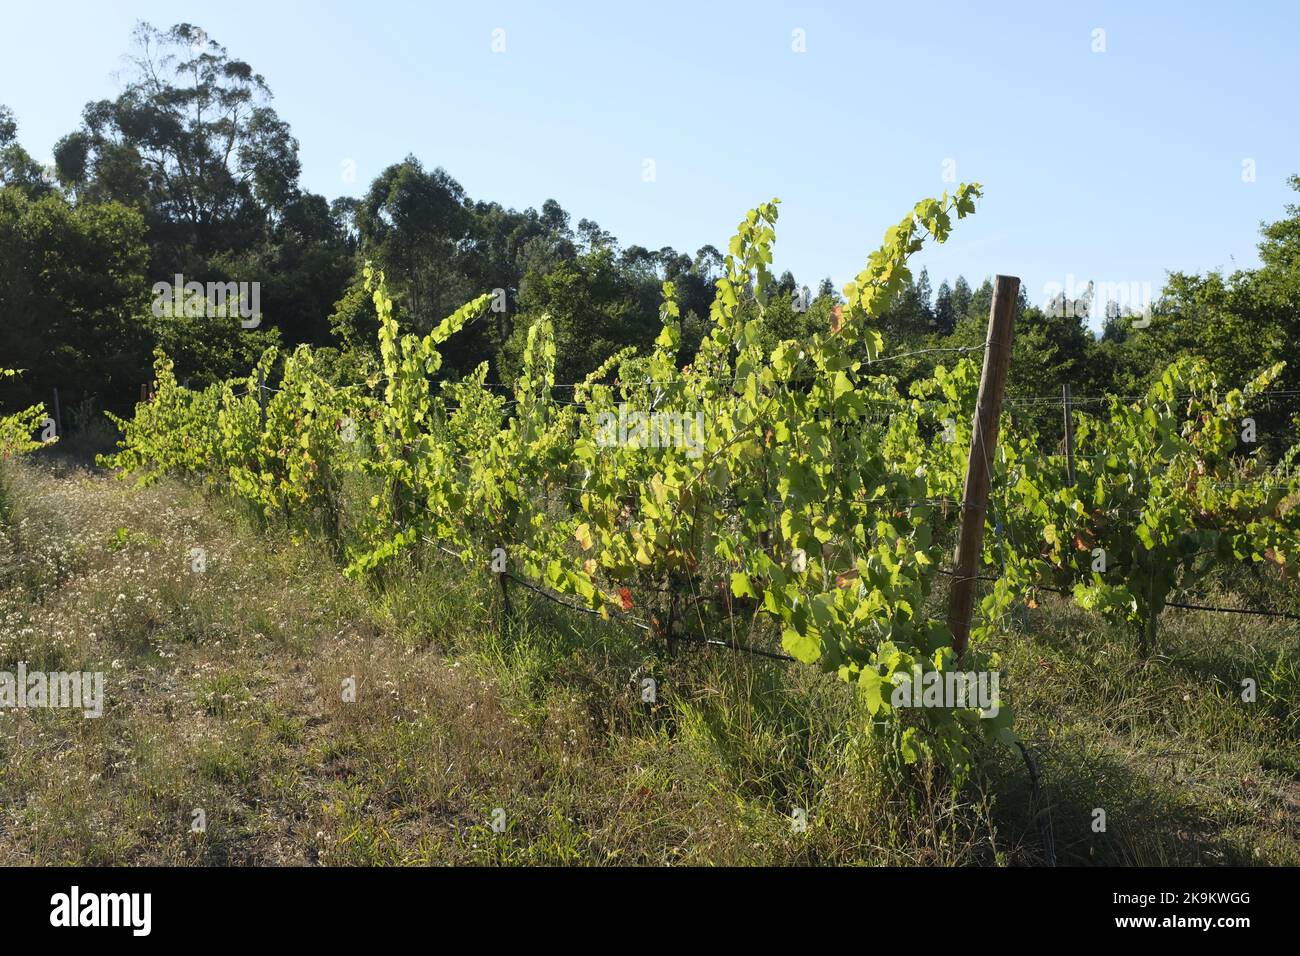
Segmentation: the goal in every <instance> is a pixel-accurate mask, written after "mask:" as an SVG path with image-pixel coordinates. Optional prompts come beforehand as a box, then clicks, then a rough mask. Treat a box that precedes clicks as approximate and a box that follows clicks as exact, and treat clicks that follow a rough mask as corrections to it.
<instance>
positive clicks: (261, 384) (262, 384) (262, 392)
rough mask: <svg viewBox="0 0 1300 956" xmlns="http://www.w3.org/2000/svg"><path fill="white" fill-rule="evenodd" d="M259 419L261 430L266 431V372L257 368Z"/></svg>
mask: <svg viewBox="0 0 1300 956" xmlns="http://www.w3.org/2000/svg"><path fill="white" fill-rule="evenodd" d="M257 421H258V424H259V425H260V430H261V431H266V372H265V371H264V370H262V369H260V368H259V369H258V370H257Z"/></svg>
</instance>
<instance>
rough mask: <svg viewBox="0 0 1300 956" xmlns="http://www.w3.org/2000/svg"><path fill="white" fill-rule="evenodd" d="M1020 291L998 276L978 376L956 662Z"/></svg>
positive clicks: (965, 634) (957, 590)
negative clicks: (1017, 298)
mask: <svg viewBox="0 0 1300 956" xmlns="http://www.w3.org/2000/svg"><path fill="white" fill-rule="evenodd" d="M1019 291H1020V280H1019V279H1017V278H1016V277H1015V276H1001V275H1000V276H998V277H997V278H996V279H995V280H994V282H993V304H992V306H991V307H990V309H989V333H988V339H987V340H986V342H985V345H984V371H983V373H982V374H981V375H980V391H979V399H978V401H977V402H976V405H975V427H974V430H973V431H972V432H971V441H970V455H969V456H968V458H967V461H966V483H965V485H964V487H963V491H962V508H961V531H960V535H959V537H958V539H957V555H956V567H955V568H954V571H953V586H952V594H951V597H950V600H949V605H948V629H949V630H951V631H952V647H953V650H954V651H956V652H957V656H958V658H960V657H961V656H962V655H963V654H965V653H966V642H967V640H968V639H969V638H970V616H971V609H972V608H973V607H974V604H975V579H976V575H977V574H978V573H979V561H980V554H981V553H982V550H983V542H984V515H985V512H986V511H987V510H988V499H989V485H990V483H991V479H992V474H993V454H994V452H995V451H996V450H997V446H998V417H999V416H1000V415H1001V414H1002V392H1003V390H1004V389H1005V388H1006V384H1007V368H1008V366H1009V365H1010V364H1011V337H1012V332H1013V328H1012V326H1013V324H1014V313H1015V307H1016V295H1017V294H1018V293H1019Z"/></svg>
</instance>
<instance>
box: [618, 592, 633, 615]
mask: <svg viewBox="0 0 1300 956" xmlns="http://www.w3.org/2000/svg"><path fill="white" fill-rule="evenodd" d="M618 601H619V604H621V605H622V606H623V610H625V611H630V610H632V592H631V591H629V590H628V589H627V588H626V587H621V588H619V589H618Z"/></svg>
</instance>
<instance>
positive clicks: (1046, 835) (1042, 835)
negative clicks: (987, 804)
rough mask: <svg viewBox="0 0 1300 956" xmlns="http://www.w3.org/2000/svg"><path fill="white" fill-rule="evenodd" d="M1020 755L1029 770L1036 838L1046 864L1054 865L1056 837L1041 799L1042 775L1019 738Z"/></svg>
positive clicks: (1050, 818) (1049, 815)
mask: <svg viewBox="0 0 1300 956" xmlns="http://www.w3.org/2000/svg"><path fill="white" fill-rule="evenodd" d="M1016 746H1017V747H1019V748H1020V756H1022V757H1024V758H1025V769H1027V770H1028V771H1029V812H1030V816H1031V818H1032V819H1034V820H1037V821H1038V839H1039V841H1040V842H1041V843H1042V845H1043V856H1044V858H1045V859H1046V862H1047V865H1048V866H1056V838H1055V837H1054V836H1053V834H1052V814H1051V812H1050V811H1049V810H1048V807H1047V802H1046V801H1045V800H1044V799H1043V788H1042V775H1041V774H1039V772H1038V764H1037V763H1036V762H1035V761H1034V755H1033V754H1031V753H1030V752H1029V748H1027V747H1026V746H1025V745H1024V744H1022V743H1021V742H1020V741H1019V740H1017V741H1016Z"/></svg>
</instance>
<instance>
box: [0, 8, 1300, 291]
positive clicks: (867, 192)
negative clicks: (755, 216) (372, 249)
mask: <svg viewBox="0 0 1300 956" xmlns="http://www.w3.org/2000/svg"><path fill="white" fill-rule="evenodd" d="M1298 11H1300V4H1296V3H1294V2H1285V3H1284V2H1261V3H1234V4H1227V3H1222V2H1220V3H1214V4H1210V3H1188V2H1170V3H1136V2H1122V3H1097V2H1089V3H1074V4H1056V3H1047V2H1033V3H1016V4H1010V3H1007V4H994V3H980V4H968V3H942V4H922V3H914V2H899V3H893V4H878V3H871V4H867V3H847V2H846V3H818V4H794V3H784V4H783V3H765V2H745V3H706V2H693V3H674V2H657V3H560V2H552V3H546V4H541V3H490V2H472V3H471V2H464V3H458V4H446V3H426V2H420V3H416V2H407V3H399V2H393V0H370V2H365V3H356V2H321V0H313V2H310V3H306V2H303V3H287V2H282V3H275V2H268V0H261V2H256V3H249V2H242V0H225V2H221V3H201V2H185V0H179V2H178V0H167V2H152V0H150V2H145V0H139V2H125V3H119V2H113V3H105V2H102V0H100V2H83V3H60V2H43V3H34V4H18V3H13V4H8V5H6V9H5V11H4V14H3V22H4V25H5V33H6V34H7V37H6V43H5V55H4V57H3V58H0V102H4V103H7V104H8V105H9V106H11V107H12V108H13V109H14V111H15V113H16V114H17V117H18V120H19V123H20V137H21V139H22V141H23V143H24V145H25V146H27V148H28V149H29V150H30V151H31V152H32V153H33V154H34V155H36V156H37V157H38V158H40V159H41V160H42V161H49V155H50V149H51V147H52V146H53V143H54V141H55V140H56V139H57V138H58V137H59V136H61V135H63V134H64V133H67V132H69V131H71V130H72V129H74V128H75V127H76V126H77V125H78V123H79V115H80V111H81V108H82V106H83V105H84V104H85V103H86V101H88V100H91V99H98V98H102V97H110V96H112V95H114V94H115V92H116V91H117V90H118V88H119V81H118V79H117V78H116V76H115V74H116V73H117V72H118V71H119V70H121V69H122V67H123V60H122V56H123V54H124V53H125V52H126V50H127V48H128V45H129V39H130V32H131V28H132V25H133V23H134V21H135V20H137V19H143V20H148V21H149V22H152V23H154V24H155V25H157V26H160V27H162V26H168V25H170V24H172V23H175V22H179V21H182V20H187V21H189V22H192V23H195V24H198V25H199V26H202V27H203V28H204V29H205V30H207V32H208V33H209V35H210V36H212V37H213V38H214V39H216V40H217V41H218V42H220V43H222V44H224V45H225V46H226V47H227V48H228V49H229V51H230V53H231V54H232V55H233V56H236V57H239V58H242V59H245V60H247V61H248V62H249V63H251V64H252V65H253V67H254V69H256V70H257V71H258V72H260V73H262V74H263V75H264V76H265V77H266V80H267V82H268V83H269V84H270V86H271V88H272V90H273V91H274V93H275V103H274V105H275V106H276V108H277V110H278V111H279V113H280V115H281V116H282V117H283V118H284V119H286V120H287V121H288V122H289V123H290V124H291V125H292V128H293V131H294V133H295V135H296V136H297V137H298V139H299V141H300V143H301V157H302V163H303V180H304V184H305V186H306V187H307V188H309V189H311V190H313V191H316V192H320V193H323V194H325V195H326V196H327V197H329V198H334V197H336V196H339V195H342V194H349V193H350V194H359V193H360V192H362V191H364V189H365V187H366V185H367V184H368V183H369V181H370V179H371V178H372V177H373V176H374V175H375V174H377V173H378V172H379V171H380V170H381V169H382V168H383V167H384V166H385V165H387V164H389V163H392V162H395V161H398V160H400V159H401V158H402V157H404V156H405V155H407V154H408V153H413V154H415V155H416V156H418V157H419V158H420V159H421V160H422V161H423V162H424V163H425V164H426V166H429V167H433V166H438V165H441V166H444V167H445V168H446V169H447V170H448V171H450V172H451V174H452V175H453V176H455V177H456V178H457V179H458V180H459V181H460V182H461V183H462V184H463V185H464V186H465V188H466V190H468V192H469V193H470V195H472V196H474V197H475V198H484V199H494V200H497V201H499V202H501V203H504V204H506V205H509V206H514V207H516V208H524V207H526V206H530V205H531V206H536V207H539V208H540V206H541V203H542V201H543V200H545V199H547V198H555V199H557V200H559V202H560V203H561V204H562V205H563V206H564V207H565V208H566V209H568V210H569V211H570V213H572V214H573V218H574V222H575V223H576V221H577V219H578V218H580V217H583V216H586V217H589V218H592V219H595V220H596V221H598V222H599V223H600V224H601V226H603V227H604V228H605V229H607V230H609V231H611V232H613V233H614V234H615V235H616V236H617V237H618V238H619V240H620V241H621V242H622V243H624V244H629V243H638V244H641V245H644V246H648V247H650V248H658V247H660V246H663V245H672V246H674V247H676V248H678V249H681V250H685V251H691V252H693V251H694V250H695V249H696V248H698V247H699V246H701V245H703V244H705V243H713V244H715V245H717V246H719V247H725V243H726V241H727V239H728V238H729V236H730V235H731V233H732V231H733V228H734V226H735V224H736V222H737V221H738V220H739V219H740V217H741V216H742V215H743V213H744V212H745V210H746V209H748V208H749V207H751V206H752V205H754V204H755V203H758V202H760V201H763V200H766V199H768V198H771V197H772V196H779V197H780V198H781V200H782V201H783V205H782V215H781V221H780V223H779V226H778V242H777V261H776V265H777V268H778V269H784V268H790V269H792V270H793V271H794V272H795V274H796V276H797V277H798V278H799V279H800V281H802V282H807V283H809V284H811V285H815V283H816V281H817V280H818V279H819V278H820V277H822V276H824V275H830V276H832V277H833V278H834V279H835V282H836V285H837V286H840V285H843V283H844V282H845V281H846V280H847V279H848V278H850V277H851V276H852V275H853V274H854V273H855V272H856V271H857V269H858V268H859V267H860V265H861V263H862V262H863V260H864V259H865V256H866V254H867V252H868V251H869V250H870V249H872V248H874V246H875V245H876V244H878V242H879V240H880V237H881V233H882V231H883V229H884V228H885V226H887V225H888V224H889V223H890V222H893V221H896V220H897V219H898V218H899V217H900V216H901V215H902V213H903V212H904V211H905V210H906V209H907V208H908V207H909V206H910V205H911V204H912V203H913V202H914V201H916V200H917V199H919V198H921V197H923V196H928V195H932V194H938V193H940V192H942V190H943V189H944V188H945V186H946V185H947V184H945V182H944V181H943V179H942V172H943V163H944V161H945V160H946V159H951V160H953V161H955V164H956V174H957V177H958V178H959V179H961V180H978V181H980V182H982V183H983V184H984V185H985V187H986V190H987V193H986V197H985V199H984V200H983V202H982V203H981V205H980V210H979V213H978V215H977V216H976V217H975V218H974V219H972V220H968V221H967V222H965V223H963V224H962V225H961V226H960V228H959V229H958V230H957V231H956V233H955V234H954V236H953V239H952V240H951V242H950V243H949V244H948V245H947V246H946V247H943V249H942V250H931V251H927V252H926V253H925V254H923V255H922V256H921V257H920V258H919V260H918V267H919V266H920V265H926V266H928V267H929V269H930V272H931V275H932V277H933V280H934V284H935V285H936V286H937V285H938V282H939V279H940V278H941V277H944V276H949V277H951V276H954V275H956V274H957V273H958V272H960V273H964V274H965V275H966V276H967V278H968V279H970V280H971V282H972V284H978V282H979V281H980V280H981V279H982V278H983V277H984V276H986V275H989V274H992V273H994V272H1005V273H1010V274H1015V275H1019V276H1021V278H1022V279H1023V280H1024V282H1025V284H1026V287H1027V290H1028V292H1029V294H1030V296H1031V299H1035V300H1037V299H1038V298H1040V293H1041V290H1042V288H1043V286H1044V284H1045V283H1048V282H1053V281H1054V282H1058V283H1064V282H1065V281H1066V277H1067V275H1073V276H1076V277H1079V278H1081V279H1082V278H1093V279H1096V280H1097V281H1099V282H1103V281H1104V282H1141V281H1146V282H1151V283H1153V284H1154V285H1155V286H1156V288H1158V287H1159V285H1160V283H1161V282H1162V280H1163V277H1164V275H1165V272H1166V271H1167V270H1169V269H1181V270H1187V271H1192V270H1205V269H1211V268H1216V267H1225V268H1228V269H1232V268H1234V267H1238V266H1241V267H1245V266H1250V265H1253V264H1255V263H1256V262H1257V258H1256V252H1255V244H1256V241H1257V231H1258V226H1259V223H1260V221H1261V220H1272V219H1276V218H1278V217H1279V216H1280V215H1281V214H1282V210H1283V206H1284V204H1285V203H1287V202H1288V201H1291V200H1292V199H1293V197H1294V194H1293V193H1291V191H1290V190H1289V189H1288V188H1287V187H1286V183H1285V180H1286V177H1287V176H1288V175H1289V174H1291V173H1293V172H1300V116H1298V115H1297V114H1298V113H1300V98H1298V97H1297V92H1298V91H1300V56H1297V54H1296V49H1295V44H1296V38H1297V36H1298V35H1300V12H1298ZM497 28H500V29H503V30H504V31H505V45H506V49H505V52H503V53H499V54H498V53H494V52H493V50H492V41H493V30H494V29H497ZM1097 28H1101V29H1103V30H1104V31H1105V52H1102V53H1095V52H1093V49H1092V48H1093V45H1094V42H1095V41H1094V34H1093V31H1094V30H1095V29H1097ZM795 29H802V30H803V31H804V35H805V36H806V52H804V53H796V52H794V51H793V50H792V43H793V34H792V31H794V30H795ZM647 158H649V159H653V160H654V161H655V165H656V169H655V172H656V181H655V182H653V183H649V182H644V181H643V180H642V169H643V160H645V159H647ZM1246 159H1250V160H1253V161H1254V163H1255V170H1256V181H1255V182H1253V183H1245V182H1243V181H1242V163H1243V160H1246ZM346 160H353V161H355V163H356V169H357V175H356V180H355V182H351V183H349V182H345V181H344V179H343V164H344V162H345V161H346Z"/></svg>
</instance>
